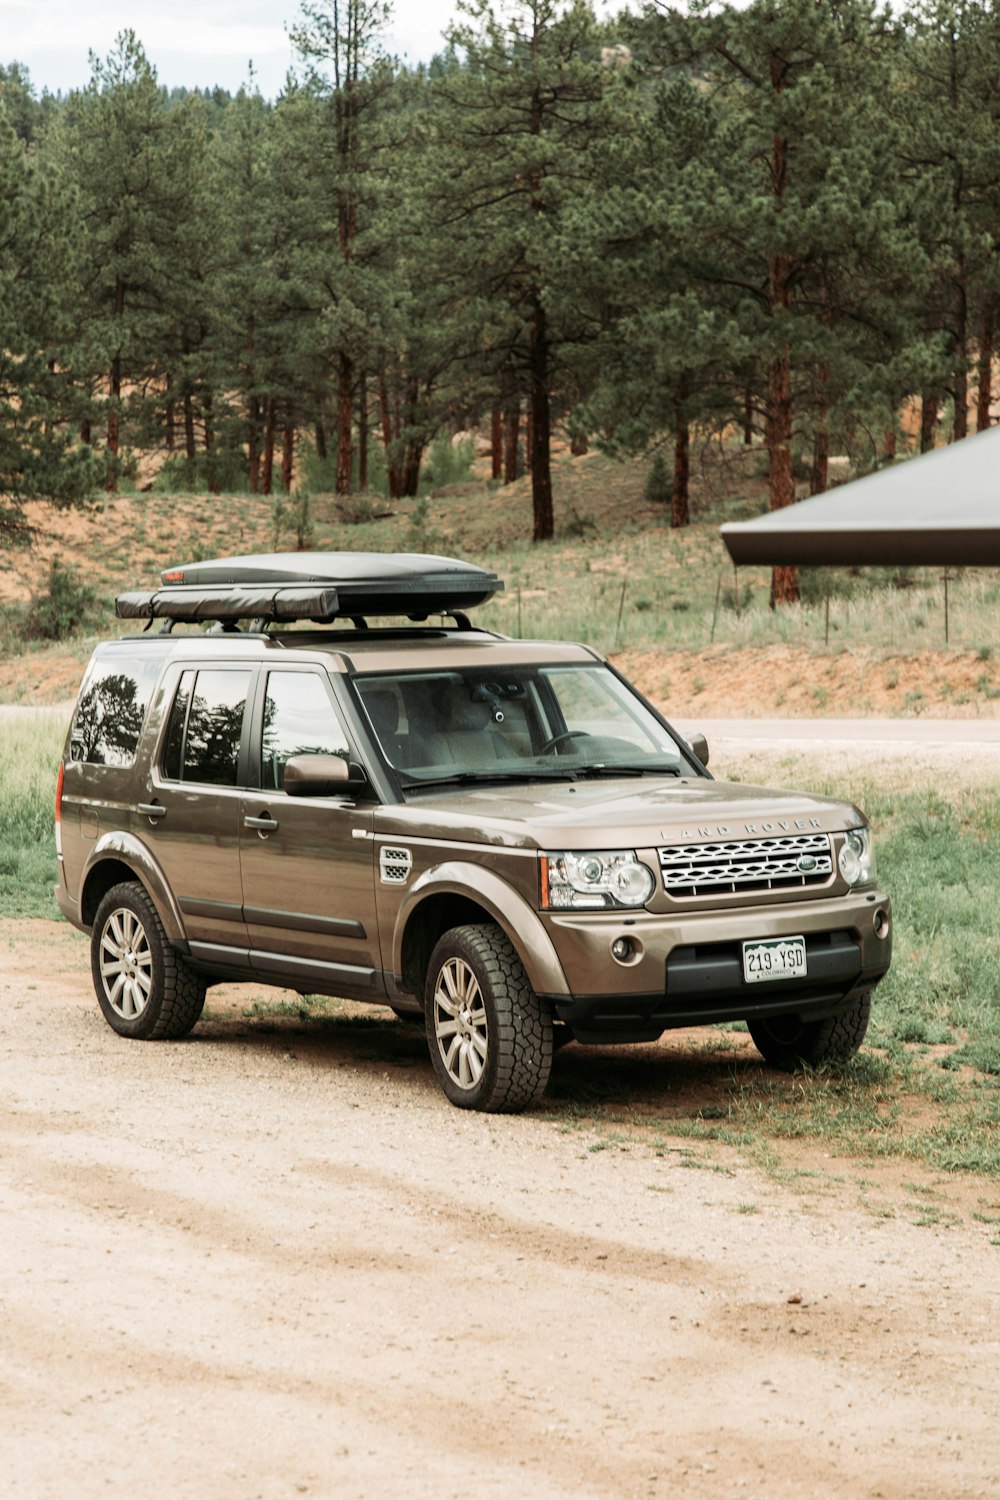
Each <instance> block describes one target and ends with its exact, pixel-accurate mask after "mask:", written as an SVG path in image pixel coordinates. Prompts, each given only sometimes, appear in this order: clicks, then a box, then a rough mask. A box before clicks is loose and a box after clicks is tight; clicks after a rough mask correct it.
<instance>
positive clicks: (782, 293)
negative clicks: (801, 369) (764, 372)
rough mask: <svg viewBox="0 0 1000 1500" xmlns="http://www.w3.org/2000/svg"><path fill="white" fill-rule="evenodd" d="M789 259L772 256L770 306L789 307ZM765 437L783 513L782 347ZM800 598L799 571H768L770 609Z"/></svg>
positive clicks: (788, 459) (786, 413) (791, 488)
mask: <svg viewBox="0 0 1000 1500" xmlns="http://www.w3.org/2000/svg"><path fill="white" fill-rule="evenodd" d="M788 272H789V266H788V258H787V257H786V256H783V255H779V256H775V258H774V261H773V262H772V268H771V287H772V307H774V306H784V307H788V306H789V305H790V302H791V294H790V289H789V285H788ZM765 438H766V442H767V456H768V464H769V476H768V494H769V498H770V502H771V509H772V510H784V508H785V507H786V506H787V505H794V503H795V477H794V475H793V473H792V361H791V353H790V351H789V348H788V345H787V344H784V345H783V346H782V348H781V350H780V352H779V353H778V354H776V355H775V356H774V358H773V359H772V360H771V363H770V366H769V368H768V379H767V415H766V419H765ZM798 599H799V573H798V569H797V568H795V567H791V566H789V565H787V564H780V565H779V566H777V567H774V568H772V570H771V599H770V603H771V608H772V609H774V608H775V607H776V606H777V605H779V604H795V603H797V602H798Z"/></svg>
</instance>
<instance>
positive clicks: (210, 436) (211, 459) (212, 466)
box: [204, 391, 219, 495]
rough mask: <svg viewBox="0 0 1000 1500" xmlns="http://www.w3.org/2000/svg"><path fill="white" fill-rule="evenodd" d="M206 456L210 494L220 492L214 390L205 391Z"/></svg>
mask: <svg viewBox="0 0 1000 1500" xmlns="http://www.w3.org/2000/svg"><path fill="white" fill-rule="evenodd" d="M204 407H205V458H206V461H207V467H208V492H209V494H210V495H217V494H218V493H219V466H218V464H217V463H216V461H215V459H216V454H215V426H214V423H213V418H212V392H211V391H206V392H205V400H204Z"/></svg>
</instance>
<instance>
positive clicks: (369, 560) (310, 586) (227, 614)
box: [115, 552, 503, 623]
mask: <svg viewBox="0 0 1000 1500" xmlns="http://www.w3.org/2000/svg"><path fill="white" fill-rule="evenodd" d="M160 577H161V579H162V580H163V585H164V587H163V588H161V589H157V590H155V591H154V592H152V593H146V592H142V593H138V592H137V593H128V594H121V595H119V597H118V599H117V600H116V601H115V610H116V613H117V614H118V615H119V616H120V617H122V618H127V619H171V620H239V619H248V618H255V619H262V620H314V621H317V622H321V623H324V622H328V621H331V620H335V619H337V618H338V617H339V616H343V615H346V616H364V615H408V616H409V617H411V618H413V619H422V618H423V617H424V616H426V615H428V614H439V613H441V614H453V613H454V612H455V611H456V610H463V609H471V608H472V607H473V606H474V605H476V604H483V603H485V602H486V600H487V599H491V598H492V597H493V595H494V594H497V593H499V592H500V591H501V590H502V589H503V580H502V579H500V578H498V577H497V575H496V574H495V573H491V572H489V571H488V570H487V569H486V568H480V567H477V566H476V564H474V563H468V562H463V561H461V560H460V559H459V558H455V557H433V556H425V555H423V554H420V553H414V552H403V553H399V552H397V553H384V552H271V553H263V554H258V555H254V556H247V557H221V558H215V559H213V560H212V561H206V562H194V563H185V564H182V565H179V566H177V567H172V568H165V569H164V571H163V572H162V573H161V574H160Z"/></svg>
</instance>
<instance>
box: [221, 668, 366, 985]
mask: <svg viewBox="0 0 1000 1500" xmlns="http://www.w3.org/2000/svg"><path fill="white" fill-rule="evenodd" d="M309 754H323V755H339V756H343V757H344V758H345V759H346V758H349V757H350V755H351V746H350V741H349V738H348V735H347V732H346V730H345V728H344V724H343V721H342V719H341V716H340V713H339V711H338V709H337V707H336V705H335V703H334V700H333V696H332V693H331V691H330V686H329V681H328V679H327V677H326V675H325V673H323V672H321V671H317V670H314V669H309V668H302V669H296V668H294V667H283V668H280V669H272V670H270V671H268V672H267V674H266V681H265V684H264V689H263V693H262V695H261V696H260V698H259V708H258V711H257V713H256V714H255V718H254V729H253V745H252V748H251V779H257V780H259V783H260V786H259V789H258V790H254V791H244V793H243V796H242V799H241V811H240V823H241V841H240V859H241V865H242V871H243V914H244V918H245V920H246V924H247V930H248V932H249V935H250V948H251V962H252V964H253V966H254V968H255V969H256V970H257V971H258V972H259V973H260V975H261V977H262V978H264V977H266V978H267V979H268V980H269V981H270V982H271V983H272V984H273V983H280V982H284V983H286V984H288V985H289V987H290V988H293V989H298V990H301V991H303V992H308V990H309V989H310V988H313V989H315V990H316V991H318V992H320V993H326V994H343V995H345V996H355V997H358V998H363V999H374V998H376V997H377V996H378V995H380V994H382V993H384V989H383V983H382V973H381V961H380V957H379V943H378V927H377V923H376V918H375V883H374V866H373V855H372V850H373V842H372V825H373V821H374V813H373V808H372V806H371V805H370V804H367V805H365V804H362V805H360V806H358V805H356V804H355V801H354V796H353V793H348V792H346V791H345V792H344V793H343V794H339V795H337V796H333V797H290V796H289V795H288V793H287V792H286V791H285V790H284V779H285V765H286V763H287V761H288V760H289V759H290V758H291V757H292V756H293V755H309ZM255 763H256V767H257V772H258V774H257V775H256V776H255V773H254V766H255Z"/></svg>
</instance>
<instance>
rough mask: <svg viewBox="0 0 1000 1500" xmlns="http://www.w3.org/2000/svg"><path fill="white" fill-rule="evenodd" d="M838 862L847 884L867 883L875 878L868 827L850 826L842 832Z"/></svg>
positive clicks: (873, 852)
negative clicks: (842, 837) (842, 838)
mask: <svg viewBox="0 0 1000 1500" xmlns="http://www.w3.org/2000/svg"><path fill="white" fill-rule="evenodd" d="M838 863H839V865H840V873H841V875H843V877H844V879H845V880H846V881H847V884H848V885H869V884H870V883H871V881H873V880H874V879H875V850H874V849H873V848H872V836H871V830H870V829H868V828H851V829H849V830H848V831H847V833H845V834H844V842H843V843H842V844H841V846H840V854H839V855H838Z"/></svg>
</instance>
